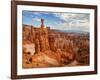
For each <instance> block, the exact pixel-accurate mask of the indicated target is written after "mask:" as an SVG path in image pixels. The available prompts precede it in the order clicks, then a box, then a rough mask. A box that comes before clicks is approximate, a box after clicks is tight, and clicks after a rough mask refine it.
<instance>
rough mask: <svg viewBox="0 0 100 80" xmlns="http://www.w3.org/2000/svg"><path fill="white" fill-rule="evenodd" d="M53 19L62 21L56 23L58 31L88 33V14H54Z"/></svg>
mask: <svg viewBox="0 0 100 80" xmlns="http://www.w3.org/2000/svg"><path fill="white" fill-rule="evenodd" d="M53 15H54V16H55V17H57V18H59V19H61V20H63V22H62V23H60V24H59V23H58V24H59V25H58V26H59V29H66V30H79V31H86V32H87V31H89V14H85V13H84V14H78V13H54V14H53Z"/></svg>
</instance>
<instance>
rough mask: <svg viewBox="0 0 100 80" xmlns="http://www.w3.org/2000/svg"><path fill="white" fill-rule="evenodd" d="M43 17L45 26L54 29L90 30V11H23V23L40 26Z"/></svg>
mask: <svg viewBox="0 0 100 80" xmlns="http://www.w3.org/2000/svg"><path fill="white" fill-rule="evenodd" d="M41 18H43V19H44V24H45V27H50V28H52V29H58V30H70V31H84V32H89V30H90V29H89V27H90V14H88V13H69V12H62V13H60V12H39V11H38V12H35V11H26V10H24V11H22V19H23V20H22V22H23V24H27V25H33V26H34V27H40V24H41V22H40V21H41Z"/></svg>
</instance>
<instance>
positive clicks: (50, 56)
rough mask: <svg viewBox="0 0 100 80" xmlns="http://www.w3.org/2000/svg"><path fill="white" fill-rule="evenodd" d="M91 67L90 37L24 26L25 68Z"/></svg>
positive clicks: (47, 28)
mask: <svg viewBox="0 0 100 80" xmlns="http://www.w3.org/2000/svg"><path fill="white" fill-rule="evenodd" d="M76 65H78V66H80V65H89V35H88V34H82V33H81V34H80V33H74V32H63V31H59V30H54V29H50V28H49V27H46V28H44V27H40V28H36V27H34V26H30V25H23V68H34V67H36V68H37V67H40V68H41V67H55V66H56V67H60V66H76Z"/></svg>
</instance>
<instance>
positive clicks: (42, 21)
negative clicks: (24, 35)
mask: <svg viewBox="0 0 100 80" xmlns="http://www.w3.org/2000/svg"><path fill="white" fill-rule="evenodd" d="M41 28H44V19H42V18H41Z"/></svg>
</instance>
